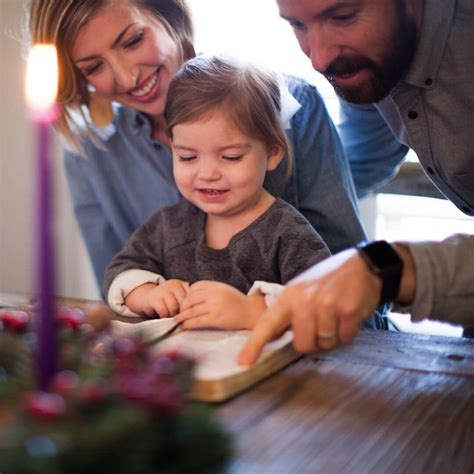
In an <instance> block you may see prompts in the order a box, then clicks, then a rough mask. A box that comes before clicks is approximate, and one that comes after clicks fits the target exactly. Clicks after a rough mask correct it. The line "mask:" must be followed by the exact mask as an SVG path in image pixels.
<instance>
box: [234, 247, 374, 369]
mask: <svg viewBox="0 0 474 474" xmlns="http://www.w3.org/2000/svg"><path fill="white" fill-rule="evenodd" d="M381 288H382V282H381V280H380V279H379V278H378V277H377V276H375V275H374V274H373V273H371V271H370V270H369V269H368V268H367V266H366V264H365V263H364V262H363V260H362V259H361V258H360V256H359V255H358V254H357V251H356V250H354V249H350V250H346V251H345V252H341V253H340V254H337V255H335V256H334V257H330V258H329V259H327V260H325V261H323V262H321V263H320V264H317V265H315V266H314V267H312V268H310V269H309V270H307V271H306V272H304V273H302V274H301V275H300V276H299V277H297V278H296V279H295V280H293V282H291V283H290V285H289V286H288V287H287V288H286V289H285V290H284V291H283V293H282V294H281V295H280V296H279V298H278V299H277V301H276V302H275V303H274V304H273V305H272V306H271V307H270V308H269V309H268V310H267V311H265V313H264V314H263V315H262V316H261V317H260V318H259V320H258V322H257V324H256V326H255V328H254V330H253V332H252V334H251V335H250V338H249V340H248V341H247V343H246V345H245V346H244V348H243V349H242V351H241V353H240V354H239V358H238V362H239V363H240V364H243V365H250V364H253V363H254V362H255V361H256V360H257V358H258V356H259V355H260V352H261V350H262V348H263V346H264V345H265V344H266V343H267V342H269V341H270V340H272V339H274V338H276V337H278V336H279V335H281V334H282V333H283V332H284V331H285V330H286V329H287V328H289V327H290V326H291V327H292V329H293V333H294V339H293V345H294V347H295V349H296V350H298V351H299V352H311V351H315V350H318V349H332V348H333V347H335V346H336V345H339V344H341V343H342V344H344V343H348V342H350V341H352V339H354V337H355V336H356V334H357V332H358V329H359V326H360V324H361V322H362V321H364V320H365V319H366V318H367V317H368V316H370V314H371V313H372V311H373V310H375V308H376V307H377V304H378V301H379V298H380V292H381Z"/></svg>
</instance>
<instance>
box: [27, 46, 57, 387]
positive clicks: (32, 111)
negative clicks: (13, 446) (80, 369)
mask: <svg viewBox="0 0 474 474" xmlns="http://www.w3.org/2000/svg"><path fill="white" fill-rule="evenodd" d="M57 82H58V66H57V56H56V50H55V48H54V47H53V46H51V45H35V46H33V48H32V49H31V52H30V57H29V59H28V68H27V76H26V95H27V104H28V110H29V115H30V117H31V119H32V121H33V123H34V126H35V130H36V139H37V148H36V155H37V156H36V166H37V194H36V202H37V235H36V237H37V238H36V241H37V248H36V258H37V266H36V275H35V277H36V282H35V283H36V289H37V292H38V312H37V317H36V328H37V338H38V346H37V347H38V354H37V363H38V370H37V378H38V388H39V389H40V390H47V389H48V387H49V382H50V380H51V378H52V376H53V375H54V373H55V371H56V359H57V341H56V325H55V319H54V301H53V298H54V258H53V243H52V233H51V230H52V229H51V226H52V223H53V222H52V194H51V193H52V179H51V169H50V138H49V128H50V124H51V122H53V121H54V120H55V119H56V118H57V112H56V111H57V109H56V107H55V101H56V94H57Z"/></svg>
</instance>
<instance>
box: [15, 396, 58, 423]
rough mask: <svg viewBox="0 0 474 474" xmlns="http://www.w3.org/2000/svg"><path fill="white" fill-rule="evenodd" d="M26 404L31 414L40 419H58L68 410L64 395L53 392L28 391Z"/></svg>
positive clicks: (26, 408)
mask: <svg viewBox="0 0 474 474" xmlns="http://www.w3.org/2000/svg"><path fill="white" fill-rule="evenodd" d="M24 406H25V410H26V411H27V412H28V413H29V414H30V415H32V416H33V417H34V418H37V419H39V420H46V421H52V420H56V419H57V418H59V417H61V416H63V415H64V413H65V412H66V403H65V402H64V399H63V397H61V396H60V395H58V394H57V393H52V392H30V393H28V394H27V395H26V396H25V399H24Z"/></svg>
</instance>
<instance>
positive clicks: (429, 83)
mask: <svg viewBox="0 0 474 474" xmlns="http://www.w3.org/2000/svg"><path fill="white" fill-rule="evenodd" d="M425 84H426V85H427V86H431V84H433V79H431V77H427V78H426V80H425Z"/></svg>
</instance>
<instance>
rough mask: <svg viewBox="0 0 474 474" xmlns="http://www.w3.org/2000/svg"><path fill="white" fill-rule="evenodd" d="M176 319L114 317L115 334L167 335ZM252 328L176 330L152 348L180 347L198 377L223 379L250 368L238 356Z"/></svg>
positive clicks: (283, 340)
mask: <svg viewBox="0 0 474 474" xmlns="http://www.w3.org/2000/svg"><path fill="white" fill-rule="evenodd" d="M175 325H176V323H175V322H174V319H173V318H163V319H151V320H149V321H142V322H140V323H125V322H122V321H112V330H113V331H114V333H115V334H121V335H132V334H137V333H141V334H143V336H144V337H145V340H146V341H149V342H153V340H155V339H158V338H160V337H162V336H164V335H165V334H166V333H167V332H169V331H170V330H173V328H174V327H175ZM249 335H250V331H246V330H242V331H225V330H220V329H195V330H188V331H181V330H179V329H178V330H177V331H176V332H173V334H171V335H170V336H168V337H167V338H165V339H163V340H161V341H159V342H157V343H156V345H155V346H154V348H153V352H166V351H171V350H179V351H181V352H183V353H184V354H186V355H188V356H190V357H192V358H194V359H195V360H196V361H197V367H196V372H195V376H196V378H198V379H205V380H210V379H220V378H223V377H228V376H231V375H234V374H238V373H241V372H245V371H247V370H248V367H246V366H240V365H238V364H237V356H238V354H239V352H240V350H241V349H242V347H243V346H244V344H245V342H246V341H247V338H248V337H249ZM291 340H292V332H291V331H287V332H286V333H285V334H283V336H281V337H280V338H279V339H277V340H275V341H273V342H270V343H268V344H267V345H266V346H265V348H264V350H263V351H262V355H261V356H260V359H259V360H263V359H265V358H266V357H268V355H269V354H270V353H272V352H274V351H275V350H278V349H280V348H282V347H283V346H285V345H287V344H289V343H291Z"/></svg>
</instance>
